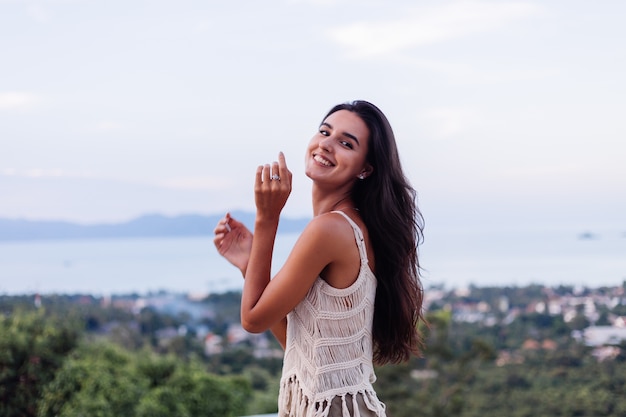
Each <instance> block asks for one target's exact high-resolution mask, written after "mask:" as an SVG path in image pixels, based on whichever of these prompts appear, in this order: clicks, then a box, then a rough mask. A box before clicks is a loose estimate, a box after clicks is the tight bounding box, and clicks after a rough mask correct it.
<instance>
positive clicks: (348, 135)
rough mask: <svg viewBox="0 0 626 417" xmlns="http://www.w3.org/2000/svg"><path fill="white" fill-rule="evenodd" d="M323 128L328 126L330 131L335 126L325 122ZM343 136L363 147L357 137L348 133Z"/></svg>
mask: <svg viewBox="0 0 626 417" xmlns="http://www.w3.org/2000/svg"><path fill="white" fill-rule="evenodd" d="M321 126H328V127H329V128H330V129H334V128H333V126H332V125H331V124H330V123H328V122H323V123H322V124H321ZM342 135H344V136H347V137H349V138H350V139H352V140H353V141H355V142H356V144H357V145H359V146H360V145H361V143H360V142H359V140H358V139H357V138H356V136H354V135H353V134H352V133H348V132H343V133H342Z"/></svg>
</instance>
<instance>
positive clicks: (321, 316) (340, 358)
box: [278, 211, 385, 417]
mask: <svg viewBox="0 0 626 417" xmlns="http://www.w3.org/2000/svg"><path fill="white" fill-rule="evenodd" d="M333 213H339V214H341V215H343V216H344V217H345V218H346V219H347V220H348V222H350V225H351V226H352V228H353V229H354V236H355V239H356V244H357V246H358V248H359V254H360V256H361V269H360V271H359V275H358V277H357V279H356V281H355V282H354V283H353V284H352V285H351V286H349V287H348V288H343V289H339V288H335V287H332V286H330V285H329V284H328V283H326V281H324V280H323V279H322V278H320V277H318V278H317V279H316V281H315V283H314V284H313V286H312V287H311V289H310V290H309V292H308V293H307V295H306V297H305V298H304V299H303V300H302V301H301V302H300V303H299V304H298V305H297V306H296V307H295V308H294V309H293V310H292V311H291V312H290V313H289V314H288V315H287V342H286V347H285V358H284V362H283V374H282V377H281V384H280V393H279V396H278V415H279V416H280V417H327V416H328V414H329V412H330V406H331V401H332V400H333V399H334V398H336V397H340V398H341V404H342V415H344V416H349V415H350V413H349V411H348V406H347V404H346V400H347V401H352V402H353V407H352V408H353V410H354V416H357V417H358V416H360V413H359V411H358V410H359V407H358V406H357V396H360V398H361V399H362V400H363V401H362V402H363V403H364V404H365V406H366V407H367V409H368V410H371V413H369V414H368V416H369V415H375V416H379V417H383V416H385V405H384V404H383V403H382V402H380V401H379V400H378V398H377V396H376V393H375V391H374V388H373V387H372V383H373V382H374V381H375V380H376V375H375V374H374V368H373V364H372V322H373V317H374V299H375V297H376V277H375V276H374V273H373V272H372V270H371V269H370V268H369V265H368V263H367V252H366V250H365V242H364V240H363V233H362V232H361V229H360V228H359V227H358V226H357V224H356V223H354V222H353V221H352V220H351V219H350V218H349V217H348V216H347V215H346V214H345V213H343V212H341V211H334V212H333Z"/></svg>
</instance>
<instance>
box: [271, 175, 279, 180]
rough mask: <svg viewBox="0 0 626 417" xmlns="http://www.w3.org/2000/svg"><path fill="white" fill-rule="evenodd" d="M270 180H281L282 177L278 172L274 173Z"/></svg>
mask: <svg viewBox="0 0 626 417" xmlns="http://www.w3.org/2000/svg"><path fill="white" fill-rule="evenodd" d="M270 180H277V181H280V177H279V176H278V175H277V174H274V175H272V176H271V177H270Z"/></svg>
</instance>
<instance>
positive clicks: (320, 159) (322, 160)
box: [313, 155, 333, 167]
mask: <svg viewBox="0 0 626 417" xmlns="http://www.w3.org/2000/svg"><path fill="white" fill-rule="evenodd" d="M313 160H315V162H317V163H319V164H322V165H324V166H325V167H331V166H333V163H332V162H330V161H329V160H328V159H326V158H324V157H323V156H320V155H313Z"/></svg>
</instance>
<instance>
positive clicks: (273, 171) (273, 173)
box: [271, 161, 281, 182]
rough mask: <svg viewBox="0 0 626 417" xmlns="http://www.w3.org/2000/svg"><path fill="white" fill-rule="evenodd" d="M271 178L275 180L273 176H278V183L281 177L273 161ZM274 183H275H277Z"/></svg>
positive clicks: (276, 164) (276, 163)
mask: <svg viewBox="0 0 626 417" xmlns="http://www.w3.org/2000/svg"><path fill="white" fill-rule="evenodd" d="M271 175H272V176H271V178H275V177H274V175H277V176H278V181H280V180H281V176H280V170H279V169H278V162H276V161H274V162H273V163H272V174H271ZM278 181H276V182H278Z"/></svg>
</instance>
